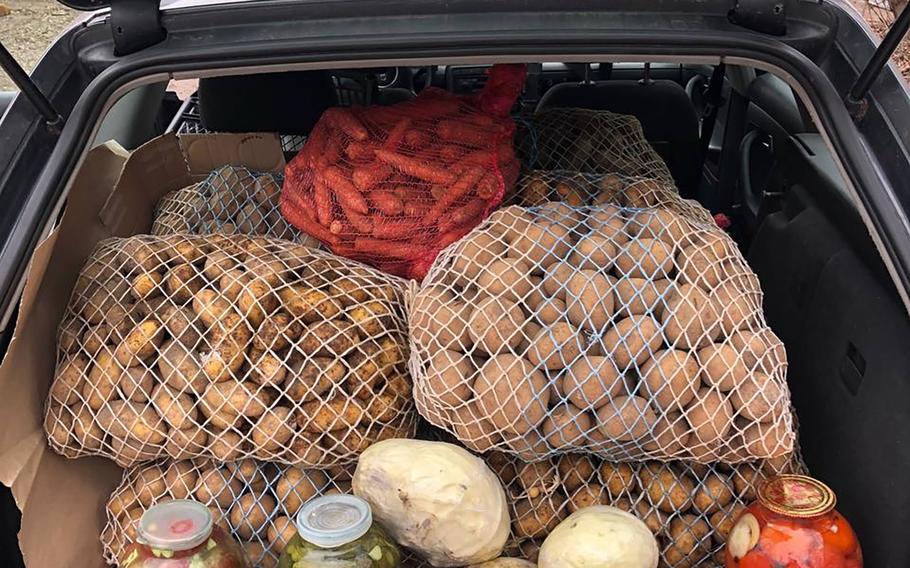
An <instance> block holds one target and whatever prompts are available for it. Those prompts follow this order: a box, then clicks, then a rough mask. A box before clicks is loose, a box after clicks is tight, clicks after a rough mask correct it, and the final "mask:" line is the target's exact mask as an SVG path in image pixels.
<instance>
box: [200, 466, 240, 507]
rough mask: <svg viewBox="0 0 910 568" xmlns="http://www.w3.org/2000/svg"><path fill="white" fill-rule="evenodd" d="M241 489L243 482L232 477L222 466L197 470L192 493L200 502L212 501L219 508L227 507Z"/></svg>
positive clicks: (209, 502) (238, 495)
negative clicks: (197, 475) (197, 473)
mask: <svg viewBox="0 0 910 568" xmlns="http://www.w3.org/2000/svg"><path fill="white" fill-rule="evenodd" d="M242 491H243V482H241V481H240V480H239V479H237V478H235V477H232V476H231V473H230V471H228V470H227V469H226V468H223V467H211V468H209V469H203V470H201V471H200V472H199V484H198V485H197V486H196V490H195V492H194V494H195V495H196V499H197V500H198V501H199V502H201V503H205V504H207V505H208V504H212V503H214V504H217V505H218V506H219V507H220V508H221V509H227V508H228V507H230V506H231V504H232V503H233V502H234V501H235V500H237V499H238V498H239V497H240V493H241V492H242Z"/></svg>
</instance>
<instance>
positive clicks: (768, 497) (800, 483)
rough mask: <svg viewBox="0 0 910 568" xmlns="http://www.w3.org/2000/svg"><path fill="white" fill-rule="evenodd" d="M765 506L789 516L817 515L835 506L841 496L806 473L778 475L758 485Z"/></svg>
mask: <svg viewBox="0 0 910 568" xmlns="http://www.w3.org/2000/svg"><path fill="white" fill-rule="evenodd" d="M758 501H759V503H761V504H762V505H764V506H765V508H767V509H769V510H771V511H773V512H775V513H778V514H780V515H786V516H788V517H817V516H819V515H824V514H825V513H827V512H828V511H831V510H832V509H834V505H835V504H836V503H837V497H836V496H835V495H834V491H832V490H831V488H830V487H828V486H827V485H825V484H824V483H822V482H821V481H819V480H817V479H813V478H811V477H807V476H805V475H778V476H776V477H772V478H771V479H767V480H765V481H764V482H762V483H761V485H759V487H758Z"/></svg>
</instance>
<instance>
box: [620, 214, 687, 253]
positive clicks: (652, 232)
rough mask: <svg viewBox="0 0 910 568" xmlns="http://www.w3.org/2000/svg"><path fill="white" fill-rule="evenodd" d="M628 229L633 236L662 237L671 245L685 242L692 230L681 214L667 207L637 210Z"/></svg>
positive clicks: (661, 238)
mask: <svg viewBox="0 0 910 568" xmlns="http://www.w3.org/2000/svg"><path fill="white" fill-rule="evenodd" d="M626 230H627V231H628V232H629V234H630V235H631V236H632V237H633V238H649V239H660V240H661V241H664V242H665V243H667V244H669V245H675V244H677V243H680V242H684V240H685V238H686V237H687V236H688V235H689V233H690V232H691V231H692V228H691V227H690V225H689V223H688V222H687V221H686V220H685V219H684V218H683V217H682V216H680V215H679V214H677V213H675V212H673V211H671V210H670V209H666V208H657V209H649V210H645V211H637V212H636V213H635V214H634V215H633V216H632V218H631V219H630V221H629V225H628V226H627V227H626Z"/></svg>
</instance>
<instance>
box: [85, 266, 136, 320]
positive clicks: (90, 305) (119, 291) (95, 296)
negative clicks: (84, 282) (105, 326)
mask: <svg viewBox="0 0 910 568" xmlns="http://www.w3.org/2000/svg"><path fill="white" fill-rule="evenodd" d="M129 293H130V284H129V282H127V281H126V280H123V279H121V278H120V277H119V275H118V280H117V281H116V283H115V284H111V287H110V288H107V287H101V288H98V289H97V290H95V291H94V292H92V294H91V295H90V296H89V297H88V298H87V299H86V302H85V305H84V306H83V308H82V310H81V314H82V317H83V318H84V319H85V320H86V321H87V322H88V323H90V324H92V325H97V324H99V323H102V322H104V321H105V320H107V319H108V314H109V312H111V311H112V310H116V309H118V308H119V309H122V306H123V305H125V304H127V303H128V302H127V301H126V300H127V298H126V296H127V295H128V294H129Z"/></svg>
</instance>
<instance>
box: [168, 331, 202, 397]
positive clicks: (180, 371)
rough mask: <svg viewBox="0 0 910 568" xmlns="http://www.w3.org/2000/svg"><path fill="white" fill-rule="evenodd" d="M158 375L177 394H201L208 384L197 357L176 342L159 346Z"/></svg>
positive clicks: (170, 341)
mask: <svg viewBox="0 0 910 568" xmlns="http://www.w3.org/2000/svg"><path fill="white" fill-rule="evenodd" d="M157 363H158V375H159V376H160V377H161V380H162V381H163V382H164V383H165V384H167V385H169V386H171V387H173V388H174V389H175V390H176V391H178V392H192V393H197V394H198V393H201V392H202V391H203V389H205V386H206V385H207V384H208V380H207V379H206V376H205V375H204V374H203V373H202V361H200V359H199V356H198V355H197V354H196V353H195V352H193V351H190V350H189V349H187V347H186V346H185V345H184V344H183V343H180V342H178V341H175V340H169V341H167V342H165V343H164V344H163V345H162V346H161V353H160V354H159V356H158V361H157Z"/></svg>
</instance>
